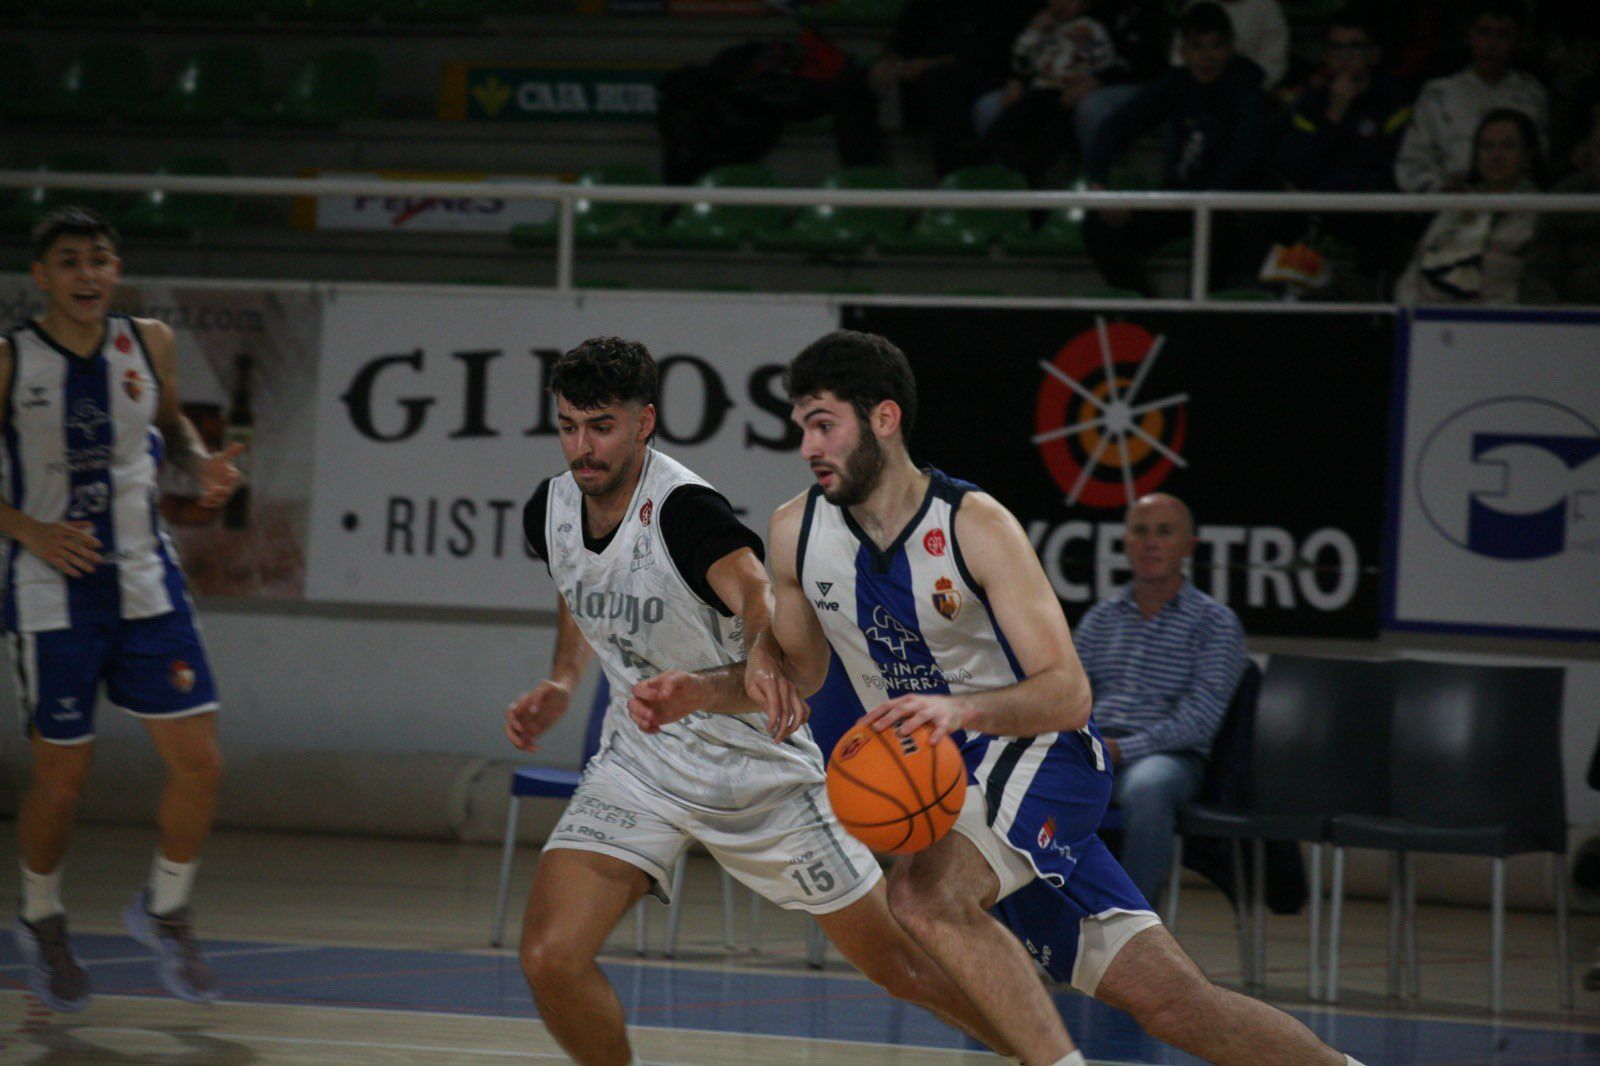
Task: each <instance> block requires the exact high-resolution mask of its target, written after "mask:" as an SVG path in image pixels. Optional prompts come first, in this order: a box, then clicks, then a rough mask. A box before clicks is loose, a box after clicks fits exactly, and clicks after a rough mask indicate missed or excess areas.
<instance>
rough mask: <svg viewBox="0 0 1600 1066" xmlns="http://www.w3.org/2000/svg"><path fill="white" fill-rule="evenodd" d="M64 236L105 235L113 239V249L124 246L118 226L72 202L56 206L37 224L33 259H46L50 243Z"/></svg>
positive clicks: (35, 260) (39, 261)
mask: <svg viewBox="0 0 1600 1066" xmlns="http://www.w3.org/2000/svg"><path fill="white" fill-rule="evenodd" d="M62 237H104V238H105V239H106V240H108V241H110V242H111V247H112V249H113V250H115V249H117V248H120V247H121V246H122V237H121V235H120V234H118V233H117V228H116V227H115V226H113V225H112V224H111V223H109V222H107V221H106V220H105V219H104V218H102V217H101V216H100V214H99V213H98V212H95V211H91V210H89V209H88V208H87V207H79V206H78V205H76V204H69V205H68V206H66V207H58V208H56V209H55V210H54V211H52V212H50V213H49V214H48V215H46V216H44V217H43V218H41V219H40V220H39V222H38V224H37V225H35V226H34V227H33V261H34V262H36V263H42V262H44V257H45V256H46V255H48V254H49V252H50V246H51V245H53V244H55V243H56V241H59V240H60V239H61V238H62Z"/></svg>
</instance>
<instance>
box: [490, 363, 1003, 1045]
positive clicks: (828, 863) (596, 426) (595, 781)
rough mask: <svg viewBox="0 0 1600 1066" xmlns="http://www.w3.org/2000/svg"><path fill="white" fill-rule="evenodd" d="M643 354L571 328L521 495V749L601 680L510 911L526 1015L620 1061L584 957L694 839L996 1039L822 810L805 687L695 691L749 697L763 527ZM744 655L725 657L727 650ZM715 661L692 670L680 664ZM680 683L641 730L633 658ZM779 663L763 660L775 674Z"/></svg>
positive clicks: (516, 720)
mask: <svg viewBox="0 0 1600 1066" xmlns="http://www.w3.org/2000/svg"><path fill="white" fill-rule="evenodd" d="M658 385H659V376H658V372H657V369H656V365H655V362H654V360H653V359H651V357H650V354H649V352H647V351H646V350H645V348H644V346H643V345H640V344H638V343H635V342H631V341H624V340H619V339H617V338H615V337H599V338H595V339H592V340H588V341H585V342H584V343H583V344H580V345H579V346H578V347H576V348H574V349H572V350H571V351H569V352H568V353H566V355H564V356H563V357H562V358H561V359H560V360H559V361H558V362H557V363H556V365H555V367H554V369H553V371H552V374H551V391H552V392H553V393H554V394H555V397H556V405H557V416H558V420H559V426H560V438H561V448H562V453H563V455H564V457H565V459H566V461H567V465H568V468H569V469H568V471H567V472H566V473H563V474H561V475H559V476H556V477H553V478H550V479H548V480H546V481H544V482H543V483H542V484H541V485H540V486H539V487H538V489H537V491H536V492H535V493H534V495H533V497H532V498H531V499H530V500H529V502H528V504H527V507H526V508H525V510H524V513H523V527H524V531H525V533H526V535H527V538H528V541H529V543H530V544H531V545H532V547H533V549H534V550H535V552H537V554H538V555H539V557H540V558H542V559H544V560H545V561H546V564H547V565H548V567H549V570H550V575H551V577H552V578H553V579H554V581H555V583H556V587H557V588H558V589H559V590H560V593H561V596H560V599H559V602H558V606H557V612H558V621H557V633H556V648H555V656H554V664H553V666H552V668H551V672H550V677H549V679H548V680H546V681H544V682H542V683H541V684H539V685H538V686H537V687H536V688H534V689H533V690H532V691H530V692H528V693H527V694H526V695H524V696H522V697H521V698H519V699H518V700H517V701H516V702H515V703H513V704H512V705H511V707H510V708H509V709H508V710H507V712H506V733H507V735H508V736H509V737H510V739H511V742H512V743H513V744H515V745H516V746H517V747H518V748H521V749H522V750H524V751H535V750H537V748H538V744H537V741H538V738H539V736H540V735H541V734H543V733H544V732H545V730H547V729H548V728H549V727H550V726H551V725H552V724H553V723H554V722H555V721H556V720H557V719H559V718H560V717H561V715H562V714H564V713H565V712H566V711H567V709H568V706H569V704H570V702H571V697H572V691H573V689H574V688H575V687H576V686H577V685H578V683H579V680H580V679H581V677H582V676H583V672H584V669H585V667H586V666H587V665H588V663H589V660H590V659H591V657H593V656H598V657H599V659H600V664H601V666H602V668H603V669H604V671H605V674H606V677H607V679H608V680H609V682H610V685H611V693H612V697H611V705H610V706H609V707H608V708H607V710H606V718H605V721H604V725H603V731H602V735H601V742H600V749H599V751H598V753H597V754H596V755H595V756H594V758H593V759H592V760H590V762H589V765H588V767H587V768H586V770H585V772H584V776H583V780H582V782H581V783H580V784H579V786H578V790H577V793H576V794H575V795H574V796H573V798H572V801H571V803H570V804H569V805H568V807H567V809H566V812H565V813H564V814H563V815H562V817H561V819H560V821H559V822H558V823H557V828H556V829H555V831H554V832H553V833H552V834H551V835H550V838H549V840H548V841H547V842H546V844H545V850H544V854H543V856H542V857H541V858H540V860H539V866H538V869H537V871H536V872H535V874H534V881H533V888H532V891H531V893H530V895H529V899H528V907H527V913H526V917H525V918H524V922H523V929H522V943H521V959H522V967H523V973H524V974H525V975H526V977H527V980H528V985H529V987H530V988H531V989H532V991H533V997H534V1001H535V1002H536V1003H537V1004H538V1007H539V1014H540V1017H541V1018H542V1019H543V1020H544V1023H545V1025H546V1026H547V1027H548V1028H549V1029H550V1032H551V1034H552V1035H553V1036H554V1037H555V1038H556V1040H557V1042H558V1043H560V1045H561V1047H562V1048H563V1049H564V1050H565V1051H566V1052H567V1054H568V1055H570V1056H572V1058H574V1059H575V1060H577V1061H579V1062H582V1063H598V1064H619V1066H620V1064H623V1063H628V1062H631V1061H633V1059H632V1051H631V1048H630V1045H629V1041H628V1035H627V1031H626V1027H625V1025H624V1019H623V1010H622V1004H621V1002H620V1001H619V1000H618V998H617V996H616V993H615V991H614V990H613V989H612V987H611V985H610V983H609V982H608V981H607V980H606V978H605V975H604V974H603V973H601V971H600V969H599V967H598V966H597V965H596V964H595V958H596V956H597V955H598V953H599V951H600V948H601V946H602V945H603V944H604V942H605V939H606V937H607V935H609V934H610V932H611V930H612V928H613V927H615V925H616V924H617V922H618V921H619V920H621V918H622V916H623V915H624V914H625V913H626V912H627V911H628V909H629V908H630V907H631V906H633V905H634V903H636V902H637V901H638V900H639V899H640V898H642V897H643V896H644V894H645V893H646V892H653V893H654V894H655V895H657V896H658V897H660V898H661V899H662V901H663V902H667V891H668V885H669V884H670V882H671V871H672V868H673V866H674V865H675V864H676V862H677V860H678V857H679V855H680V854H681V853H682V852H683V849H684V848H685V847H687V846H688V845H689V843H690V841H691V840H699V841H700V842H701V843H702V844H704V845H705V846H706V848H707V849H708V850H709V851H710V852H711V854H712V855H713V856H714V857H715V858H716V859H717V861H718V862H720V863H721V864H722V865H723V867H724V868H726V869H727V870H728V871H729V872H730V873H732V874H733V875H734V876H735V877H737V878H738V879H739V880H740V881H742V882H743V883H744V884H746V885H748V886H749V887H750V888H751V889H753V890H754V891H756V892H759V893H760V894H761V895H763V896H765V897H766V898H767V899H769V900H771V901H772V902H774V903H777V904H778V905H779V906H782V907H786V908H791V909H798V910H803V911H806V912H808V913H810V914H812V915H813V916H815V917H816V919H817V922H818V923H819V924H820V925H821V926H822V929H823V931H824V932H825V933H826V934H827V935H828V937H829V939H830V940H832V941H833V943H834V945H835V946H836V947H838V949H839V950H840V952H842V953H843V954H844V956H845V957H846V958H847V959H849V960H850V961H851V962H852V963H853V964H854V965H855V966H856V967H857V968H858V969H860V970H861V971H862V972H863V973H864V974H866V975H867V976H868V977H870V978H872V979H873V980H874V981H877V982H878V983H879V984H881V985H883V986H884V987H885V988H887V989H888V990H889V991H890V992H891V993H893V994H894V995H896V996H898V997H900V998H902V999H906V1000H909V1001H911V1002H914V1003H919V1004H921V1005H923V1006H925V1007H927V1008H929V1009H930V1010H932V1011H934V1012H935V1013H937V1014H939V1015H941V1016H942V1017H944V1018H946V1019H947V1020H951V1021H952V1022H953V1023H954V1024H960V1025H961V1026H962V1027H963V1028H965V1029H966V1030H967V1031H968V1032H970V1033H973V1034H975V1035H977V1036H978V1037H979V1038H980V1039H986V1042H988V1043H990V1045H991V1046H995V1045H997V1044H998V1038H996V1037H994V1036H993V1034H992V1031H991V1030H989V1029H988V1028H987V1027H986V1025H985V1023H984V1022H983V1021H982V1018H981V1015H979V1013H978V1012H977V1011H976V1010H974V1009H973V1007H972V1005H971V1003H969V1002H968V1001H967V1000H966V999H965V997H964V996H962V994H961V993H960V992H959V991H957V990H956V988H955V986H954V984H953V983H952V982H951V981H950V980H949V978H948V977H946V976H945V974H944V972H943V971H942V970H940V968H939V967H938V966H936V965H934V963H933V962H932V960H930V959H929V958H928V957H927V956H926V955H925V954H924V953H923V952H922V951H921V950H920V949H919V948H918V947H917V946H916V944H915V943H914V942H913V941H912V940H911V939H910V937H909V936H908V935H907V934H906V932H905V930H904V929H902V928H901V927H900V926H899V925H898V924H897V923H896V922H895V920H894V918H893V917H892V916H891V915H890V913H889V908H888V902H887V898H886V894H885V891H884V887H883V882H882V874H881V872H880V871H879V868H878V864H877V862H876V861H875V860H874V859H873V857H872V854H871V852H869V851H868V850H867V849H866V848H865V847H863V846H862V845H861V844H860V843H859V842H858V841H856V840H855V839H854V838H853V837H851V836H849V835H848V834H847V833H845V832H844V831H843V830H842V829H841V828H840V827H839V825H838V823H837V822H836V821H835V820H834V818H833V815H832V812H831V811H830V810H829V808H828V801H827V796H826V794H825V793H824V791H823V771H822V754H821V752H819V751H818V750H817V746H816V744H815V743H814V742H813V741H812V740H811V733H810V730H809V729H808V728H805V721H806V716H807V710H806V707H805V704H804V703H803V702H802V701H800V700H799V698H798V697H797V696H794V694H793V693H792V691H791V692H790V699H788V700H787V701H784V702H783V703H782V705H774V707H773V708H772V711H771V714H770V715H768V714H764V713H763V712H762V711H761V710H760V709H759V708H756V707H754V705H753V704H750V703H749V701H748V700H744V703H745V713H743V714H737V715H733V714H723V715H712V714H704V713H689V712H690V711H693V710H694V708H695V707H696V706H697V705H699V704H701V703H704V704H707V705H710V704H713V703H716V702H719V700H720V702H723V703H726V702H729V697H732V698H734V699H739V700H743V699H744V671H743V668H742V666H743V660H744V645H745V643H746V641H759V640H761V639H764V634H765V633H766V630H767V629H768V627H769V626H770V624H771V617H772V598H771V597H772V594H771V586H770V584H769V583H768V580H767V574H766V570H765V568H764V567H763V566H762V564H761V555H760V552H761V540H760V538H759V537H757V536H756V535H755V534H754V533H752V532H751V531H750V530H748V529H746V528H745V527H744V526H743V525H742V524H740V522H739V520H738V519H737V518H736V517H735V516H734V514H733V510H732V508H731V507H729V505H728V502H727V500H726V499H724V498H723V497H722V496H721V495H720V494H718V493H717V492H716V491H715V490H713V489H712V488H711V487H710V486H709V485H707V484H706V482H704V481H703V480H701V479H700V478H699V477H697V476H696V475H695V474H693V473H692V472H690V471H689V470H688V469H687V468H685V467H684V466H682V465H680V464H679V463H677V462H675V461H674V460H672V459H671V458H669V457H667V456H666V455H664V454H662V453H661V452H659V451H657V450H656V449H655V448H654V447H652V446H651V443H650V441H651V437H652V436H653V434H654V433H655V428H656V409H655V399H656V392H657V388H658ZM735 664H737V665H738V668H737V669H733V668H732V667H734V666H735ZM700 670H710V671H711V672H710V673H705V674H694V675H690V674H688V673H685V671H700ZM663 671H673V673H669V674H668V675H667V676H666V677H664V678H662V679H660V680H657V681H655V682H652V683H651V684H652V685H654V686H655V687H656V688H659V689H660V690H662V692H663V694H664V695H665V694H667V693H668V692H669V691H670V694H671V696H672V697H673V698H675V699H677V700H680V701H686V705H687V710H686V712H685V715H686V716H685V717H684V718H683V720H681V721H678V722H677V723H676V724H673V725H669V726H666V727H665V728H661V729H654V730H651V731H646V730H641V729H639V728H637V727H636V726H635V725H634V723H633V722H632V721H630V720H629V715H628V711H627V708H626V704H627V701H628V699H629V692H630V690H631V689H633V687H634V686H635V684H637V683H639V682H641V681H643V680H644V679H646V678H655V677H656V675H660V674H662V672H663ZM768 680H769V681H775V679H768Z"/></svg>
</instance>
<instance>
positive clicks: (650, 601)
mask: <svg viewBox="0 0 1600 1066" xmlns="http://www.w3.org/2000/svg"><path fill="white" fill-rule="evenodd" d="M561 595H563V596H565V597H566V600H567V609H568V610H570V611H571V612H572V617H574V618H578V619H584V618H587V619H590V620H591V621H595V622H621V623H622V624H623V625H624V626H626V627H627V630H628V635H629V636H632V635H633V634H635V633H637V632H639V626H640V625H641V624H644V625H655V624H656V623H657V622H659V621H661V619H663V618H665V617H666V616H667V601H666V600H663V599H662V598H661V597H660V596H650V597H648V598H646V599H644V600H640V599H639V597H637V596H635V595H633V594H632V593H623V592H595V591H586V590H585V589H584V587H583V582H582V581H579V582H578V583H577V584H576V585H575V586H573V587H572V588H570V589H562V590H561Z"/></svg>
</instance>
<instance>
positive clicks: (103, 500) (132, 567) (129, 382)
mask: <svg viewBox="0 0 1600 1066" xmlns="http://www.w3.org/2000/svg"><path fill="white" fill-rule="evenodd" d="M7 339H8V340H9V341H10V342H11V351H12V373H11V381H10V393H9V397H8V399H7V404H6V424H5V449H4V457H3V459H4V466H3V469H4V478H5V480H4V492H5V499H6V502H7V503H9V504H10V505H11V506H13V507H15V508H16V509H17V510H19V511H21V512H23V513H24V514H26V515H28V516H29V517H30V518H35V519H37V520H39V521H41V522H62V521H72V522H80V521H81V522H88V523H90V524H92V525H93V527H94V534H95V536H96V537H97V538H98V539H99V541H100V545H101V548H100V554H101V556H102V557H103V559H104V560H105V561H104V562H103V563H102V564H101V565H100V566H99V567H98V568H96V570H95V571H94V573H92V574H89V575H87V576H85V577H81V578H71V579H69V578H67V577H65V576H64V575H63V574H61V572H60V571H58V570H56V569H54V568H53V567H51V566H50V565H49V564H48V563H46V562H44V561H43V560H42V559H39V558H38V557H37V556H35V555H34V554H33V553H32V552H30V551H28V550H27V549H25V548H23V547H22V546H21V544H19V543H17V542H16V541H13V542H11V543H10V544H9V545H8V546H7V549H6V593H7V595H6V605H5V618H6V625H7V627H8V628H9V629H12V630H18V631H23V632H35V631H40V630H47V629H62V628H65V627H67V626H70V625H83V624H89V623H92V622H97V621H110V620H115V619H118V618H150V617H154V616H156V615H161V614H166V613H167V612H168V611H171V610H173V609H174V608H175V607H177V606H180V605H182V604H183V603H184V602H185V600H184V597H185V593H184V585H183V575H182V573H181V572H180V571H179V569H178V564H177V551H176V550H175V549H174V548H173V546H172V543H171V541H170V540H169V539H168V537H167V535H166V533H165V532H164V531H163V530H162V528H161V523H160V518H159V516H158V515H157V511H156V505H157V502H158V489H157V487H156V478H157V473H158V472H159V469H160V464H161V456H162V441H161V434H160V432H159V431H158V430H157V429H156V428H155V426H154V425H153V421H154V418H155V412H156V403H157V400H158V399H159V391H160V386H159V384H158V379H157V378H156V374H155V369H154V367H153V366H152V364H151V362H150V356H149V353H148V352H146V351H145V347H144V344H143V342H142V341H141V340H140V338H139V334H138V332H137V331H136V330H135V329H134V326H133V322H132V320H131V319H129V318H127V317H126V316H124V315H111V316H109V317H108V318H107V320H106V333H105V337H104V339H103V340H102V342H101V344H100V350H99V351H98V352H96V353H95V354H94V356H93V357H92V358H88V359H85V358H82V357H80V356H77V355H74V354H73V353H71V352H69V351H67V350H66V349H65V348H62V347H60V346H58V345H57V344H56V343H55V341H54V340H52V339H51V338H50V337H49V336H48V335H47V334H46V333H45V332H44V331H43V330H41V329H40V328H39V326H38V325H37V324H35V323H29V324H27V325H26V326H24V327H22V328H21V329H18V330H16V331H15V332H13V333H11V334H9V335H8V338H7Z"/></svg>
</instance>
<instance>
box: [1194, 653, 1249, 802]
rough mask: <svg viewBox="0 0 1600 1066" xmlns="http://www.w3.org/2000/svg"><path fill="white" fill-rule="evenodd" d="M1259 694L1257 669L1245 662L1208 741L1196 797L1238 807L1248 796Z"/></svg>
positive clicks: (1247, 800)
mask: <svg viewBox="0 0 1600 1066" xmlns="http://www.w3.org/2000/svg"><path fill="white" fill-rule="evenodd" d="M1260 695H1261V668H1260V667H1259V666H1257V665H1256V664H1255V663H1254V662H1251V661H1248V660H1247V661H1246V662H1245V667H1244V673H1243V674H1242V675H1240V677H1239V683H1238V685H1236V686H1235V687H1234V690H1233V698H1232V699H1230V700H1229V701H1228V709H1227V710H1226V711H1224V712H1223V715H1222V724H1221V726H1219V727H1218V729H1217V735H1216V738H1215V739H1214V740H1213V741H1212V742H1211V758H1210V759H1209V760H1208V761H1207V763H1206V780H1205V783H1204V784H1203V785H1201V787H1200V797H1201V799H1203V800H1205V801H1206V802H1208V803H1220V804H1223V805H1225V806H1228V807H1242V806H1244V805H1245V804H1246V803H1248V802H1249V799H1250V748H1251V745H1252V742H1253V739H1254V734H1255V726H1256V702H1257V700H1258V699H1259V698H1260Z"/></svg>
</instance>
